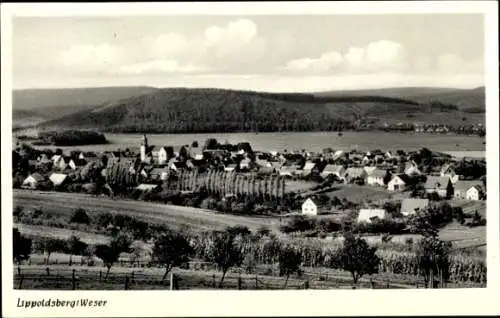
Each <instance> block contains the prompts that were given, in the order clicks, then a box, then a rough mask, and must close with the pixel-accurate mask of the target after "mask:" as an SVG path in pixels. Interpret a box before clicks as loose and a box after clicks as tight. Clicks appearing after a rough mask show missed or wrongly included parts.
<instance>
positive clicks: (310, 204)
mask: <svg viewBox="0 0 500 318" xmlns="http://www.w3.org/2000/svg"><path fill="white" fill-rule="evenodd" d="M302 214H305V215H318V206H317V205H316V203H314V201H313V200H312V199H311V198H307V200H305V201H304V203H302Z"/></svg>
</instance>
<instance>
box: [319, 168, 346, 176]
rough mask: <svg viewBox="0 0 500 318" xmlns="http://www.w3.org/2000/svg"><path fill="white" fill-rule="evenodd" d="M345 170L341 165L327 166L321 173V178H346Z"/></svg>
mask: <svg viewBox="0 0 500 318" xmlns="http://www.w3.org/2000/svg"><path fill="white" fill-rule="evenodd" d="M344 173H345V168H344V167H343V166H341V165H326V167H325V168H324V169H323V172H321V177H323V178H326V177H328V176H329V175H334V176H337V178H339V179H342V178H343V177H344Z"/></svg>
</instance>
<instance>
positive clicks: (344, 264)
mask: <svg viewBox="0 0 500 318" xmlns="http://www.w3.org/2000/svg"><path fill="white" fill-rule="evenodd" d="M376 251H377V248H376V247H370V246H369V245H368V243H367V242H366V241H365V240H364V239H362V238H361V237H355V236H354V235H352V234H350V233H346V234H344V243H343V246H342V248H340V250H339V251H338V255H337V259H338V262H339V265H340V267H341V268H342V269H344V270H346V271H349V272H350V273H351V275H352V280H353V283H354V285H356V284H357V282H358V280H359V279H360V278H361V277H362V276H363V275H365V274H367V275H372V274H375V273H378V266H379V263H380V259H379V257H378V256H377V255H376V254H375V252H376Z"/></svg>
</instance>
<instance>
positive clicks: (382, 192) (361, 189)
mask: <svg viewBox="0 0 500 318" xmlns="http://www.w3.org/2000/svg"><path fill="white" fill-rule="evenodd" d="M334 187H335V190H333V191H329V192H326V193H325V194H326V195H328V196H329V197H330V198H333V197H337V198H339V199H340V200H342V199H346V200H348V201H351V202H354V203H362V202H366V203H368V202H369V201H371V202H375V201H378V200H387V199H391V200H396V199H397V200H402V199H404V198H407V197H408V193H406V192H403V193H398V192H389V191H387V190H386V189H384V188H381V187H374V186H359V185H355V184H339V185H335V186H334Z"/></svg>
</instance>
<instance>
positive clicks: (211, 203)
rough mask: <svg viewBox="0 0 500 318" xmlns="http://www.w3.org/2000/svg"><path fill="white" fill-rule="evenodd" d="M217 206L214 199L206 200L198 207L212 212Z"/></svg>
mask: <svg viewBox="0 0 500 318" xmlns="http://www.w3.org/2000/svg"><path fill="white" fill-rule="evenodd" d="M216 205H217V201H216V200H215V199H214V198H206V199H204V200H203V201H202V202H201V205H200V207H201V208H202V209H206V210H214V209H215V207H216Z"/></svg>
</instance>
